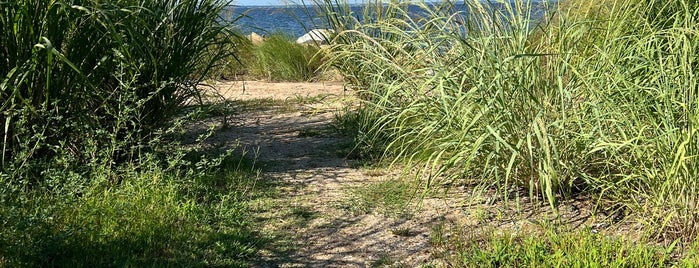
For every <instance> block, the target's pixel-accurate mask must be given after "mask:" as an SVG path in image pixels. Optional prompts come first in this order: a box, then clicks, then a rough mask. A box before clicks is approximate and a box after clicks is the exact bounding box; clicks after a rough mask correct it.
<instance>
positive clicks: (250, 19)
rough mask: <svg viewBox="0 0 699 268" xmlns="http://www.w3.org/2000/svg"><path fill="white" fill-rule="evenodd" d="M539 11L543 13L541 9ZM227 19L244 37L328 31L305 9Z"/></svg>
mask: <svg viewBox="0 0 699 268" xmlns="http://www.w3.org/2000/svg"><path fill="white" fill-rule="evenodd" d="M351 8H352V12H353V13H354V14H359V16H361V14H362V13H363V9H364V7H363V6H361V5H354V6H352V7H351ZM538 9H539V10H543V9H541V8H538ZM455 10H456V11H459V10H465V8H464V4H463V3H456V4H455ZM420 11H421V8H420V7H418V6H410V7H409V12H410V13H412V14H419V13H420ZM224 12H225V14H224V17H225V18H228V19H230V20H234V19H235V18H237V20H236V21H235V22H234V25H235V27H236V28H237V29H238V30H239V31H240V32H242V33H243V34H246V35H247V34H250V33H251V32H255V33H257V34H260V35H269V34H272V33H282V34H285V35H288V36H291V37H294V38H296V37H299V36H301V35H303V34H305V33H307V32H308V31H309V30H311V29H323V28H329V27H328V25H327V24H326V23H324V21H323V19H321V18H319V17H318V16H317V15H316V13H315V11H314V10H313V8H306V7H302V6H230V7H228V8H227V9H226V10H225V11H224ZM535 13H540V12H535Z"/></svg>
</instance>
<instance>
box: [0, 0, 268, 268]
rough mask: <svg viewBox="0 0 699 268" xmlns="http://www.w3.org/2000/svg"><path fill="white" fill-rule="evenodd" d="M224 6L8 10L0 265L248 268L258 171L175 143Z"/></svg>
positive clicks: (197, 95)
mask: <svg viewBox="0 0 699 268" xmlns="http://www.w3.org/2000/svg"><path fill="white" fill-rule="evenodd" d="M227 4H228V3H227V2H226V1H222V0H200V1H179V0H153V1H132V0H116V1H98V0H71V1H68V0H56V1H44V0H19V1H0V125H1V127H0V139H1V140H2V142H1V143H0V147H2V151H1V155H0V157H1V159H0V219H2V220H0V266H10V267H14V266H19V267H23V266H71V267H75V266H77V267H83V266H98V267H102V266H232V267H245V266H247V265H248V264H249V262H250V261H251V260H252V256H253V255H254V253H255V251H256V250H257V248H258V247H259V246H260V238H259V237H256V235H255V233H254V231H253V228H252V223H253V222H252V216H251V215H250V213H249V211H248V208H247V205H246V204H247V201H249V200H250V199H251V198H254V197H255V193H257V192H256V191H255V190H256V188H255V186H258V184H257V181H256V176H255V174H254V173H251V172H250V169H248V168H251V167H249V166H248V165H246V164H245V161H243V160H239V161H233V160H232V159H234V157H231V156H230V155H229V154H224V155H221V156H219V155H217V154H213V153H211V152H208V154H209V155H202V153H201V152H196V151H194V152H193V151H192V150H184V149H182V146H179V145H178V142H177V141H176V139H175V138H174V137H173V136H175V135H173V133H179V132H182V131H183V130H182V129H183V123H182V122H183V121H187V120H190V119H191V118H196V117H197V116H198V115H199V114H198V113H196V112H194V113H190V112H191V111H192V110H195V111H196V110H197V109H196V106H192V104H196V103H198V102H201V95H202V94H201V93H202V92H201V91H202V90H203V89H202V88H204V87H203V86H202V85H203V81H204V79H206V78H208V76H209V75H210V74H211V72H210V71H211V70H212V68H217V67H219V66H220V64H221V63H222V62H223V61H222V60H224V59H225V58H227V57H228V56H230V55H229V53H230V51H231V50H225V49H222V48H224V47H226V46H228V45H229V44H230V43H229V42H230V41H231V38H233V39H234V40H235V38H237V37H236V36H235V35H231V33H230V31H229V29H228V26H227V25H223V24H221V23H219V22H220V21H222V20H221V19H220V18H219V15H220V12H221V10H222V8H223V7H225V6H226V5H227ZM191 107H195V108H191ZM185 108H187V109H185ZM188 146H189V148H192V147H193V148H195V150H201V144H189V145H188ZM197 155H199V156H197ZM212 155H213V156H212Z"/></svg>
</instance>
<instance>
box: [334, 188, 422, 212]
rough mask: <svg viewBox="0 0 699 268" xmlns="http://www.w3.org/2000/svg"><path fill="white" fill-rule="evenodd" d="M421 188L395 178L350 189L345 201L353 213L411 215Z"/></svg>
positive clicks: (345, 204)
mask: <svg viewBox="0 0 699 268" xmlns="http://www.w3.org/2000/svg"><path fill="white" fill-rule="evenodd" d="M418 191H419V189H417V186H415V185H414V183H411V182H408V181H404V180H400V179H394V180H387V181H383V182H376V183H369V184H367V185H363V186H359V187H357V188H354V189H350V190H349V198H348V199H347V200H345V201H344V202H343V207H346V208H347V209H349V210H350V211H352V212H353V213H357V214H366V213H371V212H377V213H381V214H383V215H387V216H391V217H410V216H411V213H412V209H413V205H414V201H415V198H417V195H418V194H419V193H418Z"/></svg>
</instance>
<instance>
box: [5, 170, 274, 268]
mask: <svg viewBox="0 0 699 268" xmlns="http://www.w3.org/2000/svg"><path fill="white" fill-rule="evenodd" d="M208 170H209V171H207V170H192V171H191V172H181V171H174V170H170V171H167V170H163V169H160V168H158V167H155V166H151V167H148V168H144V171H136V169H133V168H129V169H128V171H126V172H125V173H124V174H121V175H118V176H117V177H116V178H114V177H110V176H108V175H105V174H103V173H100V171H99V170H96V171H94V172H93V173H92V174H91V175H92V176H93V178H92V180H91V182H90V183H89V184H87V185H85V186H84V187H82V188H80V189H71V191H70V192H60V191H53V192H46V191H30V192H24V193H22V195H21V196H20V199H16V201H15V202H12V203H10V202H6V203H4V204H3V205H2V206H1V207H0V214H1V215H3V219H4V220H3V222H2V230H3V231H2V232H1V233H0V245H2V247H0V248H1V249H0V256H2V259H3V260H4V261H5V262H6V264H7V265H10V266H72V267H87V266H92V267H94V266H230V267H247V266H248V265H249V263H250V262H251V261H254V260H255V258H256V257H255V256H256V253H257V250H258V249H260V248H261V247H263V246H265V244H264V241H265V238H264V237H263V236H262V235H263V234H260V233H258V232H257V231H256V228H255V224H256V223H255V217H254V215H252V214H251V212H250V209H249V208H248V202H249V201H250V200H253V199H256V198H261V197H264V196H266V195H268V194H270V191H269V190H267V189H268V188H266V187H267V186H266V185H264V184H263V183H261V182H259V181H258V179H257V176H256V174H255V173H254V172H252V171H251V170H250V167H249V166H248V165H247V164H245V162H244V161H243V162H241V160H235V158H227V159H225V160H223V162H221V165H220V166H219V167H218V168H211V169H208ZM115 180H116V181H120V182H115Z"/></svg>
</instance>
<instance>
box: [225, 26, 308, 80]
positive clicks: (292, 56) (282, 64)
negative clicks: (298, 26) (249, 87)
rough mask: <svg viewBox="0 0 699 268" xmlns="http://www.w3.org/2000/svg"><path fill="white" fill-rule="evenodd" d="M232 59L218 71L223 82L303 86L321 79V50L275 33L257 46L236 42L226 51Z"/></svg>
mask: <svg viewBox="0 0 699 268" xmlns="http://www.w3.org/2000/svg"><path fill="white" fill-rule="evenodd" d="M227 49H228V50H232V51H235V52H236V53H235V58H233V57H231V58H229V61H228V64H227V65H226V66H224V68H222V69H219V70H220V73H221V74H220V75H221V76H222V77H224V78H233V79H241V78H242V79H245V78H255V79H262V80H266V81H270V82H282V81H285V82H286V81H290V82H305V81H311V80H313V79H316V78H317V77H319V76H320V75H321V73H322V72H321V70H320V65H321V64H322V53H321V50H320V49H319V48H318V47H317V46H314V45H300V44H296V42H294V41H293V40H292V38H291V37H290V36H286V35H284V34H280V33H274V34H272V35H270V36H268V37H266V38H265V40H264V41H262V42H261V43H260V44H252V42H250V41H249V40H247V39H245V40H241V41H237V40H236V41H235V43H234V45H232V46H230V47H228V48H227Z"/></svg>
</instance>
